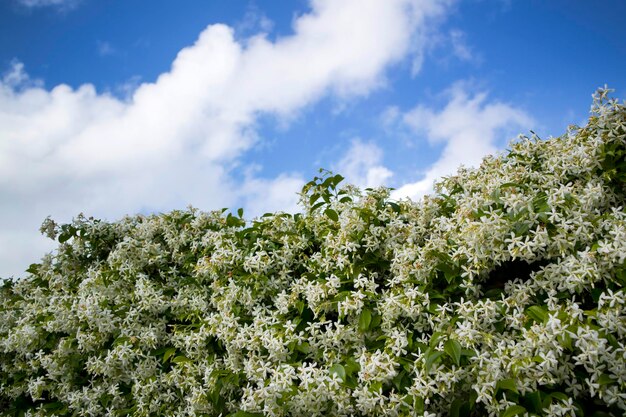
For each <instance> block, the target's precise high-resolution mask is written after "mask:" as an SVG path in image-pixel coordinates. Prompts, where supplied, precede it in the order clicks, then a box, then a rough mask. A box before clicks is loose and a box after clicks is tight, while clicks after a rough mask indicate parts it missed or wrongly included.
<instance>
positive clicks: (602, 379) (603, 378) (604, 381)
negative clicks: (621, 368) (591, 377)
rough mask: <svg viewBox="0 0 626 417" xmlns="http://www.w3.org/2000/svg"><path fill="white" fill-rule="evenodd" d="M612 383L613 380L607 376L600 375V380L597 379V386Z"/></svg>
mask: <svg viewBox="0 0 626 417" xmlns="http://www.w3.org/2000/svg"><path fill="white" fill-rule="evenodd" d="M614 382H615V379H613V378H611V377H610V376H608V375H607V374H602V375H600V378H598V384H600V385H607V384H612V383H614Z"/></svg>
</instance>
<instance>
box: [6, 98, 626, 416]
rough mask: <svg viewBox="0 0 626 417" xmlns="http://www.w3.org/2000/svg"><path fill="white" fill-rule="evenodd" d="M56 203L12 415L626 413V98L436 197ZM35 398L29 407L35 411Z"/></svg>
mask: <svg viewBox="0 0 626 417" xmlns="http://www.w3.org/2000/svg"><path fill="white" fill-rule="evenodd" d="M340 181H341V177H340V176H338V175H332V174H330V173H324V174H323V175H322V176H321V177H319V178H318V177H316V178H315V179H314V180H313V181H311V182H310V183H309V184H307V185H306V186H305V188H304V190H303V192H302V202H303V213H300V214H295V215H291V214H285V213H276V214H272V215H266V216H264V217H261V218H258V219H255V220H253V221H251V222H246V221H245V220H243V218H242V214H241V213H239V215H238V216H237V215H234V214H228V213H225V212H224V211H218V212H211V213H204V212H199V211H197V210H195V209H191V208H190V209H188V210H185V211H174V212H171V213H168V214H160V215H153V216H135V217H128V218H124V219H122V220H120V221H118V222H114V223H106V222H100V221H97V220H93V219H86V218H84V217H79V218H77V219H76V220H75V221H74V222H73V223H72V224H68V225H58V224H56V223H54V222H53V221H52V220H49V219H48V220H46V222H44V225H43V226H42V231H43V232H45V233H46V234H47V235H48V236H50V237H51V238H53V239H58V240H59V242H60V246H59V248H58V250H57V252H56V253H54V254H50V255H48V256H46V257H45V258H44V259H42V261H41V262H40V263H39V264H33V265H31V267H30V268H29V269H28V273H29V275H28V276H26V277H24V278H22V279H18V280H15V281H5V282H4V284H3V286H2V288H1V289H0V415H11V416H12V415H26V416H64V415H81V416H83V415H84V416H101V415H118V416H122V415H133V416H153V415H154V416H162V415H176V416H229V415H232V416H239V417H245V416H256V415H267V416H288V415H303V416H326V415H335V416H351V415H357V416H358V415H362V416H366V415H372V416H422V415H423V416H428V417H434V416H448V415H449V416H455V417H456V416H482V415H489V416H499V415H505V416H514V415H537V416H574V415H581V416H582V415H589V414H590V412H603V413H604V414H602V415H620V414H624V413H626V290H625V289H624V288H625V286H626V211H625V210H624V207H625V206H624V205H625V204H626V108H625V107H624V105H622V104H619V103H618V102H617V101H616V100H613V99H610V98H608V96H607V90H599V91H598V93H597V94H596V96H595V99H594V106H593V108H592V115H591V118H590V120H589V123H588V125H587V126H585V127H582V128H580V127H571V128H570V129H569V131H568V133H567V134H566V135H564V136H562V137H559V138H555V139H550V140H540V139H538V138H536V137H533V138H525V137H522V138H521V139H520V140H517V141H515V142H514V143H512V144H511V149H510V151H508V152H507V153H506V154H502V155H497V156H492V157H487V158H485V160H484V161H483V164H482V165H481V167H480V168H478V169H476V170H469V169H461V170H459V172H458V174H457V175H455V176H451V177H448V178H445V179H443V180H442V182H441V183H439V184H438V185H437V188H436V191H437V193H436V194H435V195H433V196H427V197H425V198H424V199H423V200H422V201H419V202H412V201H408V200H405V201H398V202H394V201H391V200H390V199H389V190H387V189H384V188H380V189H374V190H366V191H364V192H361V191H359V190H358V189H356V188H354V187H351V186H346V187H343V188H342V187H340V186H338V184H339V182H340ZM20 413H22V414H20Z"/></svg>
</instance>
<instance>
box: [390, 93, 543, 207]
mask: <svg viewBox="0 0 626 417" xmlns="http://www.w3.org/2000/svg"><path fill="white" fill-rule="evenodd" d="M448 94H449V96H450V100H449V102H448V103H447V105H446V106H445V108H444V109H442V110H440V111H436V110H433V109H432V108H429V107H426V106H417V107H415V108H414V109H412V110H411V111H409V112H407V113H406V114H405V115H404V116H403V123H404V124H406V126H408V127H409V128H410V129H412V130H413V132H414V133H415V134H425V135H426V138H427V140H428V142H429V143H430V144H431V145H436V144H443V145H444V147H443V151H442V152H441V155H440V157H439V159H438V160H437V161H436V162H435V163H434V164H432V165H431V166H430V168H428V170H427V171H426V173H425V175H424V176H423V178H421V179H420V180H418V181H416V182H412V183H407V184H404V185H402V186H400V187H398V189H397V190H395V191H394V192H393V193H392V197H393V198H397V199H399V198H404V197H409V198H411V199H418V198H420V197H421V196H423V195H424V194H427V193H429V192H431V191H432V187H433V183H434V182H435V180H438V179H440V178H441V177H443V176H446V175H450V174H454V173H455V172H456V170H457V168H458V167H459V166H461V165H464V166H468V167H469V166H478V165H479V164H480V161H481V160H482V158H483V157H485V156H486V155H489V154H494V153H496V152H497V151H498V149H499V148H498V147H499V146H501V143H500V142H502V140H503V139H504V137H503V136H504V135H508V134H512V132H513V131H514V129H516V128H519V129H524V130H528V129H529V128H531V124H532V123H533V120H532V118H531V117H530V116H529V115H528V114H527V113H526V112H524V111H523V110H521V109H518V108H515V107H513V106H511V105H509V104H506V103H501V102H498V101H492V102H489V101H488V100H487V94H486V93H484V92H483V93H477V94H473V95H472V94H469V93H468V92H467V91H466V87H464V86H463V85H462V84H457V85H455V86H454V87H453V88H451V89H450V90H449V92H448Z"/></svg>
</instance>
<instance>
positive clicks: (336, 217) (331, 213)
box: [324, 209, 339, 222]
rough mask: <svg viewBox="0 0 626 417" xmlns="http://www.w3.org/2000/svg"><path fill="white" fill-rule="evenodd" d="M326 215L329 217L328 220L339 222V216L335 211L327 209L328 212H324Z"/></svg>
mask: <svg viewBox="0 0 626 417" xmlns="http://www.w3.org/2000/svg"><path fill="white" fill-rule="evenodd" d="M324 214H325V215H326V216H328V218H329V219H331V220H332V221H335V222H336V221H337V220H339V215H338V214H337V212H336V211H335V210H333V209H326V210H324Z"/></svg>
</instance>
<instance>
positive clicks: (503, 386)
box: [496, 379, 519, 394]
mask: <svg viewBox="0 0 626 417" xmlns="http://www.w3.org/2000/svg"><path fill="white" fill-rule="evenodd" d="M496 390H509V391H512V392H514V393H516V394H519V392H518V391H517V384H516V383H515V380H514V379H502V380H500V381H498V383H497V384H496Z"/></svg>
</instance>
